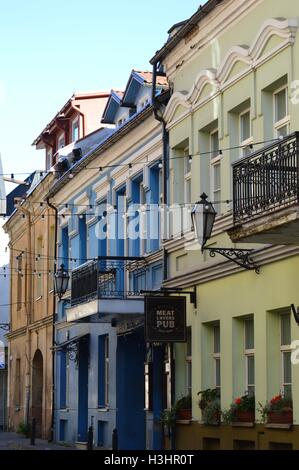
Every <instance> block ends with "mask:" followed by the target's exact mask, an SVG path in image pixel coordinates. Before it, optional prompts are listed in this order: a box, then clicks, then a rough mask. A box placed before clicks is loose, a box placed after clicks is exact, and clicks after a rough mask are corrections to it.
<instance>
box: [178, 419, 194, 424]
mask: <svg viewBox="0 0 299 470" xmlns="http://www.w3.org/2000/svg"><path fill="white" fill-rule="evenodd" d="M192 423H193V419H177V420H176V424H183V425H189V424H192Z"/></svg>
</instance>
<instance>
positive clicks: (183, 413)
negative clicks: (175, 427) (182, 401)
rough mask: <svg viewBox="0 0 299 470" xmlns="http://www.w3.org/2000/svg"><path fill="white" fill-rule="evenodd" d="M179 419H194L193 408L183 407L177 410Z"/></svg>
mask: <svg viewBox="0 0 299 470" xmlns="http://www.w3.org/2000/svg"><path fill="white" fill-rule="evenodd" d="M176 417H177V419H181V420H190V419H192V410H190V409H181V410H177V416H176Z"/></svg>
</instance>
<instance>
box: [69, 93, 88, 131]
mask: <svg viewBox="0 0 299 470" xmlns="http://www.w3.org/2000/svg"><path fill="white" fill-rule="evenodd" d="M74 100H75V98H71V107H72V109H73V110H74V111H77V113H79V114H80V116H82V128H83V135H82V137H85V114H84V113H83V112H82V111H81V110H80V109H79V108H78V107H77V106H75V104H74ZM82 137H81V138H82Z"/></svg>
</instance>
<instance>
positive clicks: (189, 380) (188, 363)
mask: <svg viewBox="0 0 299 470" xmlns="http://www.w3.org/2000/svg"><path fill="white" fill-rule="evenodd" d="M186 346H187V347H186V349H187V350H186V353H187V354H186V395H190V396H191V395H192V335H191V328H187V345H186Z"/></svg>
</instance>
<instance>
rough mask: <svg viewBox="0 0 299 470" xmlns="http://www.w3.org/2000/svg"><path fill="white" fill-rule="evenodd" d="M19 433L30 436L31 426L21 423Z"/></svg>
mask: <svg viewBox="0 0 299 470" xmlns="http://www.w3.org/2000/svg"><path fill="white" fill-rule="evenodd" d="M17 433H18V434H23V435H24V436H25V437H29V436H30V425H29V424H26V423H23V422H21V423H19V426H18V428H17Z"/></svg>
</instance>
